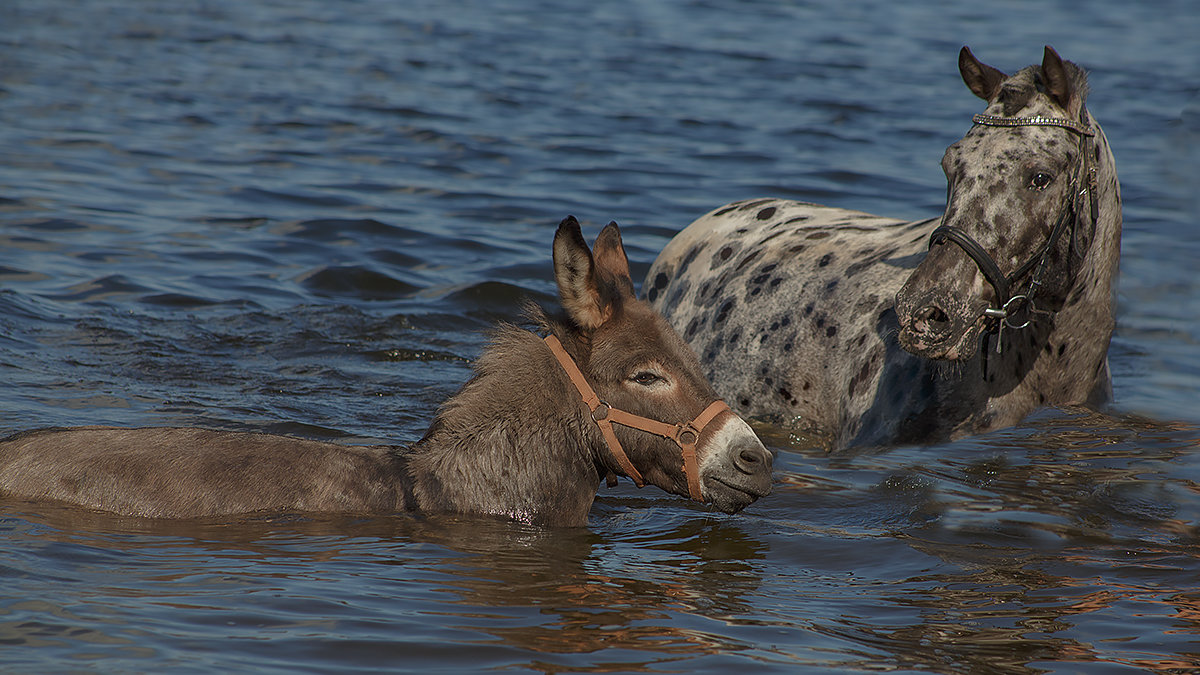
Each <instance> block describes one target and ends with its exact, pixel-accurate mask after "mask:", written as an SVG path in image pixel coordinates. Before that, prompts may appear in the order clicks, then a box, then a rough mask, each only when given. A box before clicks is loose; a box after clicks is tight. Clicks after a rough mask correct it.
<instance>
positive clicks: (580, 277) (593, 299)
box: [554, 216, 608, 330]
mask: <svg viewBox="0 0 1200 675" xmlns="http://www.w3.org/2000/svg"><path fill="white" fill-rule="evenodd" d="M595 267H596V266H595V262H594V261H593V259H592V252H591V251H589V250H588V247H587V242H585V241H584V240H583V233H582V232H581V231H580V229H579V221H578V220H575V216H567V217H566V218H564V219H563V221H562V222H561V223H559V224H558V231H557V232H555V233H554V280H555V281H556V282H558V296H559V298H561V299H562V305H563V309H565V310H567V315H568V316H570V317H571V319H572V320H573V321H574V322H575V323H577V324H579V325H580V327H582V328H584V329H586V330H592V329H594V328H596V327H597V326H599V325H600V324H602V323H604V320H605V319H606V318H608V317H607V312H606V311H605V307H604V303H603V302H602V300H601V297H600V289H599V288H598V286H597V284H596V270H595Z"/></svg>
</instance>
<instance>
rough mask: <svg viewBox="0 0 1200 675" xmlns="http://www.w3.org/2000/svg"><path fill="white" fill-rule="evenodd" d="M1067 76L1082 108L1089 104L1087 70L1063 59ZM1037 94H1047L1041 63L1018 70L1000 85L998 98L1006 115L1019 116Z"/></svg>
mask: <svg viewBox="0 0 1200 675" xmlns="http://www.w3.org/2000/svg"><path fill="white" fill-rule="evenodd" d="M1063 67H1064V68H1065V69H1066V71H1067V77H1068V78H1069V79H1070V80H1071V88H1072V90H1073V91H1074V92H1075V95H1076V96H1077V97H1078V98H1079V101H1080V106H1081V108H1082V107H1083V106H1086V105H1087V96H1088V77H1087V71H1085V70H1084V69H1083V68H1080V67H1079V66H1078V65H1076V64H1075V63H1074V62H1071V61H1063ZM1037 94H1042V95H1043V96H1045V95H1046V85H1045V81H1044V80H1043V78H1042V67H1041V66H1040V65H1033V66H1027V67H1025V68H1022V69H1021V70H1019V71H1017V72H1016V73H1014V74H1013V75H1012V77H1009V78H1008V79H1007V80H1005V81H1004V84H1002V85H1001V86H1000V93H999V94H997V96H996V100H997V101H998V102H999V103H1001V104H1003V106H1004V112H1003V114H1004V116H1005V117H1019V116H1020V113H1021V111H1022V110H1024V109H1025V108H1026V107H1027V106H1029V104H1030V103H1032V102H1033V101H1034V100H1036V96H1037Z"/></svg>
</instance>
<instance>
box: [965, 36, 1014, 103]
mask: <svg viewBox="0 0 1200 675" xmlns="http://www.w3.org/2000/svg"><path fill="white" fill-rule="evenodd" d="M958 72H959V73H960V74H961V75H962V79H963V82H966V83H967V88H968V89H970V90H971V92H972V93H974V94H975V95H976V96H978V97H979V98H981V99H983V100H985V101H987V102H988V103H991V102H992V101H994V100H995V99H996V94H997V93H999V91H1000V84H1001V83H1002V82H1004V81H1005V80H1007V79H1008V75H1005V74H1004V73H1003V72H1001V71H999V70H996V69H995V68H993V67H991V66H989V65H987V64H984V63H980V62H979V59H977V58H975V55H974V54H972V53H971V48H970V47H967V46H964V47H963V48H962V50H961V51H959V52H958Z"/></svg>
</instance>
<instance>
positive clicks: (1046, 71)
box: [1042, 45, 1079, 118]
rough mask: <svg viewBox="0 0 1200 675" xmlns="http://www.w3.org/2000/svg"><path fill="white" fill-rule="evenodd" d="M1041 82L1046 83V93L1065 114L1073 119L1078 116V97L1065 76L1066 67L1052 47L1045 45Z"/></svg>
mask: <svg viewBox="0 0 1200 675" xmlns="http://www.w3.org/2000/svg"><path fill="white" fill-rule="evenodd" d="M1042 80H1043V81H1044V82H1045V83H1046V93H1047V94H1048V95H1049V96H1050V98H1052V99H1054V102H1055V103H1057V104H1058V105H1059V107H1061V108H1062V109H1063V110H1065V111H1067V114H1068V115H1070V116H1071V117H1072V118H1074V117H1075V116H1076V115H1078V114H1079V97H1078V96H1077V95H1076V94H1077V92H1076V91H1075V85H1074V83H1073V82H1072V81H1071V78H1070V76H1068V75H1067V67H1066V66H1065V65H1064V64H1063V60H1062V58H1061V57H1060V56H1059V55H1058V52H1056V51H1054V47H1051V46H1050V45H1046V51H1045V52H1044V53H1043V55H1042Z"/></svg>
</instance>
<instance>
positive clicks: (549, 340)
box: [543, 335, 733, 502]
mask: <svg viewBox="0 0 1200 675" xmlns="http://www.w3.org/2000/svg"><path fill="white" fill-rule="evenodd" d="M543 339H544V340H545V342H546V345H547V346H549V347H550V352H551V353H552V354H554V358H555V359H556V360H557V361H558V365H560V366H562V369H563V370H564V371H566V373H567V377H568V378H570V380H571V383H572V384H574V385H575V389H576V391H578V392H579V396H580V398H582V399H583V403H584V405H586V406H587V408H588V412H589V413H590V414H591V417H592V420H593V421H594V422H595V423H596V426H598V427H600V433H601V435H603V436H604V441H605V442H606V443H607V444H608V450H609V452H610V453H612V455H613V458H614V459H616V460H617V464H619V465H620V466H621V470H622V471H624V472H625V475H627V476H629V477H630V478H632V479H633V482H634V484H635V485H637V486H638V487H642V486H644V485H645V484H646V481H645V480H644V479H643V478H642V474H641V472H640V471H638V470H637V467H635V466H634V465H633V462H631V461H630V460H629V456H628V455H626V454H625V449H624V448H622V447H621V441H619V440H617V434H616V432H615V431H614V430H613V425H614V424H620V425H621V426H623V427H629V428H631V429H637V430H639V431H645V432H646V433H650V434H654V435H656V436H662V437H663V438H666V439H669V440H672V441H674V442H675V444H676V445H678V446H679V451H680V453H681V454H682V455H683V471H684V473H685V474H686V475H687V483H688V494H689V495H690V496H691V498H692V499H694V500H696V501H698V502H703V501H704V496H703V495H702V494H701V492H700V463H699V460H698V459H697V457H696V444H697V443H698V442H699V441H700V436H701V434H703V433H704V429H705V428H706V427H707V426H708V425H709V423H711V422H712V421H713V420H715V419H716V418H717V417H719V416H720V415H722V414H723V413H729V414H733V412H732V411H731V410H730V409H729V406H728V405H726V404H725V402H724V401H722V400H720V399H717V400H715V401H713V402H712V403H710V404H709V405H708V407H707V408H705V409H704V410H703V411H702V412H701V413H700V414H699V415H697V416H696V417H695V419H693V420H691V421H690V422H686V423H683V424H667V423H666V422H659V421H658V420H652V419H650V418H649V417H642V416H641V415H634V414H633V413H630V412H626V411H624V410H621V409H620V408H614V407H612V406H610V405H608V404H607V403H605V402H604V401H602V400H600V397H599V396H597V395H596V391H595V390H594V389H592V386H591V385H590V384H588V381H587V378H586V377H584V375H583V371H581V370H579V366H578V365H576V363H575V360H574V359H572V358H571V355H570V354H568V353H567V350H566V349H564V348H563V346H562V342H560V341H559V339H558V338H557V337H555V336H553V335H547V336H546V337H545V338H543ZM616 483H617V476H616V474H614V473H613V472H612V470H609V472H608V485H609V487H612V486H613V485H616Z"/></svg>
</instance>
